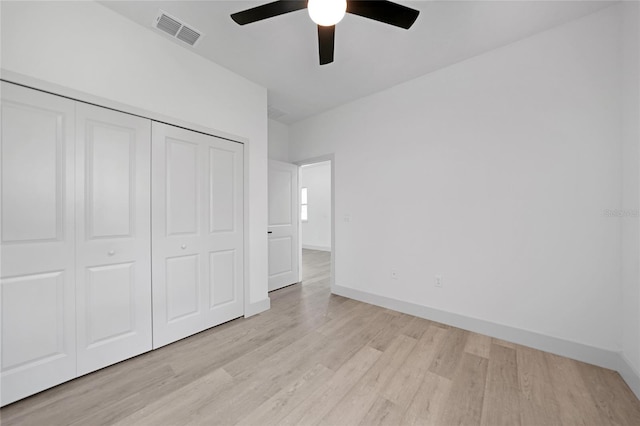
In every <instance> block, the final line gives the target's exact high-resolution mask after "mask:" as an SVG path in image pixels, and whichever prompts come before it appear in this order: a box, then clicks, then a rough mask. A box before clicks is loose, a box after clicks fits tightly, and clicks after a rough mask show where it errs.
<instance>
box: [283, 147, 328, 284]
mask: <svg viewBox="0 0 640 426" xmlns="http://www.w3.org/2000/svg"><path fill="white" fill-rule="evenodd" d="M326 161H328V162H329V163H330V164H331V262H330V265H331V271H330V274H329V284H330V286H331V293H333V292H334V291H333V290H334V288H335V285H336V256H335V253H336V162H335V155H334V154H333V153H331V154H325V155H320V156H318V157H311V158H307V159H304V160H300V161H294V162H293V164H295V165H297V166H298V176H300V167H301V166H307V165H310V164H316V163H323V162H326ZM300 188H302V186H301V185H300V179H299V178H298V194H299V193H300ZM298 204H300V203H298ZM298 274H299V277H298V281H302V220H301V219H300V215H298Z"/></svg>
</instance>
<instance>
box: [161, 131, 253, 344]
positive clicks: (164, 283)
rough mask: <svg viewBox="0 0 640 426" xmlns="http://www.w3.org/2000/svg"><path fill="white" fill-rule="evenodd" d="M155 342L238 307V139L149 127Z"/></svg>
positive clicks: (238, 312)
mask: <svg viewBox="0 0 640 426" xmlns="http://www.w3.org/2000/svg"><path fill="white" fill-rule="evenodd" d="M152 134H153V136H152V188H153V194H152V206H153V218H152V241H153V242H152V247H153V250H152V251H153V259H152V265H153V266H152V278H153V345H154V348H157V347H160V346H163V345H166V344H168V343H171V342H173V341H176V340H178V339H181V338H183V337H186V336H189V335H192V334H194V333H197V332H199V331H202V330H204V329H206V328H209V327H212V326H215V325H218V324H221V323H223V322H226V321H229V320H231V319H234V318H237V317H240V316H242V315H243V314H244V274H243V271H244V266H243V265H244V263H243V262H244V261H243V256H244V251H243V250H244V249H243V247H244V244H243V238H244V237H243V146H242V144H240V143H236V142H231V141H228V140H224V139H220V138H216V137H214V136H210V135H206V134H202V133H198V132H193V131H189V130H185V129H181V128H178V127H173V126H169V125H165V124H161V123H156V122H154V123H153V127H152Z"/></svg>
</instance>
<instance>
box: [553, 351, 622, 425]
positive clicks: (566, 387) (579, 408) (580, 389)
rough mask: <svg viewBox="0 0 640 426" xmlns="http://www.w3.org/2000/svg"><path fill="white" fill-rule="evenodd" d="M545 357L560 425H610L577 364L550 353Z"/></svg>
mask: <svg viewBox="0 0 640 426" xmlns="http://www.w3.org/2000/svg"><path fill="white" fill-rule="evenodd" d="M544 355H545V358H546V360H547V365H548V366H549V371H550V377H551V384H552V386H553V388H554V393H555V395H556V398H557V401H558V408H559V412H558V415H559V420H560V424H568V425H574V424H576V425H606V424H610V423H607V422H606V421H605V419H603V418H601V417H600V412H599V411H598V408H597V406H596V402H595V400H594V399H593V397H592V396H591V392H590V391H589V389H588V388H587V386H586V383H585V382H584V380H583V378H582V376H581V375H580V372H579V370H578V367H577V362H576V361H572V360H570V359H568V358H564V357H561V356H557V355H553V354H549V353H545V354H544Z"/></svg>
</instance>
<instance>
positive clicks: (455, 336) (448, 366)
mask: <svg viewBox="0 0 640 426" xmlns="http://www.w3.org/2000/svg"><path fill="white" fill-rule="evenodd" d="M468 334H469V333H468V332H467V331H464V330H461V329H459V328H453V327H452V328H450V329H448V330H447V334H446V337H445V341H444V342H443V344H442V346H441V347H440V350H439V351H438V353H437V354H436V356H435V357H434V359H433V362H432V363H431V366H430V367H429V371H431V372H432V373H435V374H437V375H439V376H442V377H444V378H446V379H453V375H454V374H455V372H456V370H457V369H458V364H459V362H460V360H461V359H462V356H463V353H464V347H465V345H466V340H467V335H468Z"/></svg>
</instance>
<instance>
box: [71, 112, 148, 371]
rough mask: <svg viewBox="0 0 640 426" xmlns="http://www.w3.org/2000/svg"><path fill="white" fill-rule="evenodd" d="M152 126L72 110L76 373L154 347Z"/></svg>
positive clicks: (128, 117)
mask: <svg viewBox="0 0 640 426" xmlns="http://www.w3.org/2000/svg"><path fill="white" fill-rule="evenodd" d="M150 148H151V120H148V119H144V118H140V117H136V116H133V115H129V114H124V113H121V112H117V111H112V110H109V109H106V108H99V107H95V106H92V105H87V104H82V103H78V104H77V106H76V182H77V183H76V209H77V210H76V230H77V231H76V235H77V238H76V241H77V254H76V302H77V304H76V306H77V339H78V341H77V348H78V349H77V357H78V358H77V374H78V375H82V374H86V373H89V372H91V371H94V370H97V369H99V368H102V367H105V366H107V365H111V364H114V363H116V362H119V361H122V360H124V359H127V358H131V357H133V356H136V355H138V354H141V353H143V352H146V351H149V350H151V348H152V341H151V339H152V331H151V218H150V214H151V212H150V203H151V201H150V191H149V188H150V185H151V182H150V180H151V170H150V167H151V154H150Z"/></svg>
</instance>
